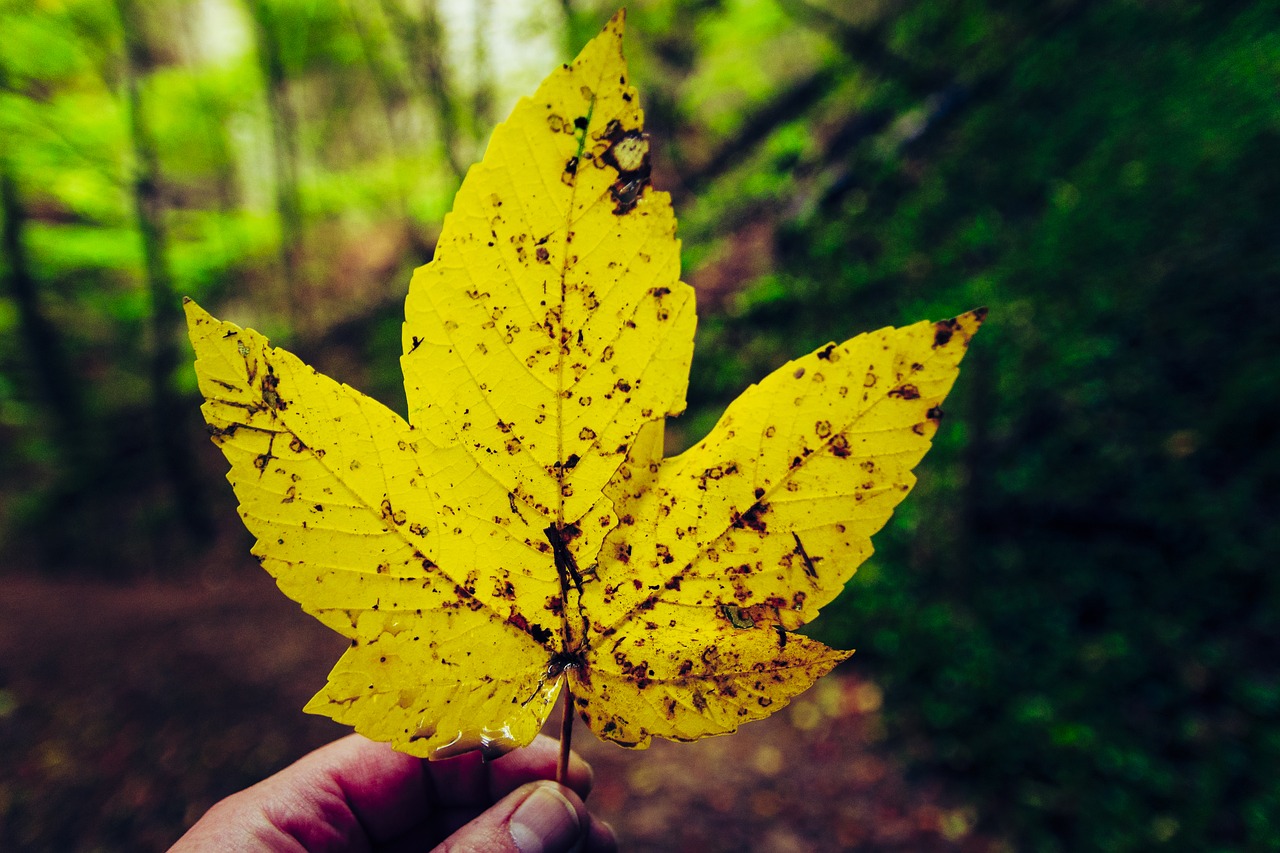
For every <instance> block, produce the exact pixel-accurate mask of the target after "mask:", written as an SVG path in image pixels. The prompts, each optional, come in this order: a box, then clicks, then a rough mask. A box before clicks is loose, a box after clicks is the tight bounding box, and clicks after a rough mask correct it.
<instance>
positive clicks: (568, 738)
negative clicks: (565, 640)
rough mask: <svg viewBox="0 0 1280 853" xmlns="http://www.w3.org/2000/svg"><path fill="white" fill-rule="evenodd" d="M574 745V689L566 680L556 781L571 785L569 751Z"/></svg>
mask: <svg viewBox="0 0 1280 853" xmlns="http://www.w3.org/2000/svg"><path fill="white" fill-rule="evenodd" d="M572 745H573V688H572V687H570V686H569V679H567V678H566V679H565V680H564V716H562V717H561V718H560V761H559V763H558V764H556V781H557V782H559V783H560V784H561V785H567V784H569V782H568V779H569V750H570V747H571V746H572Z"/></svg>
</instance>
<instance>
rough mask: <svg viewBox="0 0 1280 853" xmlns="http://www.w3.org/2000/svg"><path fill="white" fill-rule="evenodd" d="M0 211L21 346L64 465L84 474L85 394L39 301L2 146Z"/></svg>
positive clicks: (20, 212)
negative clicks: (55, 435)
mask: <svg viewBox="0 0 1280 853" xmlns="http://www.w3.org/2000/svg"><path fill="white" fill-rule="evenodd" d="M0 216H3V218H4V222H3V232H2V233H0V246H2V247H3V250H4V255H5V257H6V258H8V261H9V264H8V266H9V290H10V292H11V293H12V294H13V301H14V304H15V306H16V307H17V309H18V327H19V333H20V334H21V335H22V343H23V349H24V350H25V352H26V356H27V361H28V363H29V364H30V366H31V372H32V374H33V375H34V376H35V377H36V379H37V382H36V384H37V385H38V386H39V392H40V394H41V396H43V397H44V401H45V403H46V405H48V407H49V411H50V413H51V414H52V416H53V422H54V428H55V429H56V430H57V433H58V435H57V446H58V449H59V452H60V454H61V457H62V463H63V467H64V468H65V469H66V471H67V472H68V473H69V474H70V475H71V476H72V478H74V477H75V476H76V475H77V474H81V473H83V468H84V463H85V462H86V455H87V454H86V451H87V445H86V444H85V441H84V434H85V414H84V400H83V395H82V394H81V391H80V385H79V381H78V380H77V378H76V376H75V374H74V373H72V371H71V367H70V365H69V363H68V360H67V356H66V352H65V350H64V349H63V346H62V341H61V338H60V337H59V335H58V330H57V328H56V327H55V326H54V325H53V324H52V323H51V322H49V319H48V318H47V317H46V316H45V314H44V311H43V309H42V308H41V305H40V293H39V287H38V284H37V282H36V280H35V276H34V275H33V274H32V272H31V265H30V262H29V259H28V258H27V250H26V241H25V240H24V236H23V232H24V230H25V229H26V223H27V216H26V211H25V210H24V209H23V207H22V200H21V198H20V197H19V195H18V183H17V180H16V179H15V178H14V175H13V170H12V166H11V164H10V163H9V159H8V156H7V153H6V152H3V151H0Z"/></svg>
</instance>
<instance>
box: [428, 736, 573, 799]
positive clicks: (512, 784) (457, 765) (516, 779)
mask: <svg viewBox="0 0 1280 853" xmlns="http://www.w3.org/2000/svg"><path fill="white" fill-rule="evenodd" d="M559 754H560V744H559V743H558V742H557V741H554V740H552V739H551V738H549V737H547V736H546V735H538V736H537V737H536V738H535V739H534V741H533V743H531V744H529V745H528V746H526V747H524V748H523V749H518V750H516V751H515V752H510V753H507V754H506V755H504V756H502V757H501V758H498V759H495V760H493V761H488V762H486V761H484V760H482V759H481V757H480V754H479V753H478V752H471V753H467V754H466V755H461V756H458V757H457V758H450V759H446V760H444V761H432V762H430V763H428V764H427V774H428V776H429V777H430V779H431V782H432V787H433V789H434V792H435V796H436V801H437V802H439V803H440V804H441V805H442V806H445V807H450V808H455V807H465V806H477V807H480V808H484V807H485V806H488V805H489V804H490V803H492V802H495V801H496V800H500V799H502V798H503V797H505V796H506V795H507V794H509V793H511V792H512V791H514V790H515V789H516V788H519V787H520V786H521V785H525V784H527V783H529V782H534V781H537V780H539V779H554V778H555V775H556V762H557V760H558V759H559ZM591 782H592V774H591V767H590V765H588V764H587V763H586V762H585V761H583V760H582V758H581V757H579V756H578V755H577V753H573V754H572V755H571V756H570V759H569V778H568V779H566V780H565V784H566V785H567V786H568V787H569V788H570V789H571V790H573V791H574V792H575V793H577V795H578V796H579V797H582V798H584V799H585V798H586V796H587V795H588V794H589V793H590V792H591Z"/></svg>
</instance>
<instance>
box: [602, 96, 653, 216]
mask: <svg viewBox="0 0 1280 853" xmlns="http://www.w3.org/2000/svg"><path fill="white" fill-rule="evenodd" d="M600 138H601V139H602V140H605V141H608V142H609V147H608V148H607V149H606V150H605V151H604V153H603V154H602V155H601V159H602V160H603V161H604V162H605V163H607V164H608V165H610V166H612V167H613V168H615V169H617V170H618V177H617V180H615V181H614V182H613V184H612V185H611V186H610V187H609V192H610V194H611V195H612V196H613V201H614V208H613V212H614V213H615V214H616V215H618V216H623V215H625V214H628V213H630V212H631V211H632V210H634V209H635V206H636V204H637V203H638V202H639V201H640V198H641V197H642V196H643V194H644V191H645V189H646V188H647V187H649V185H650V180H649V178H650V175H649V171H650V166H649V137H648V136H647V135H646V134H644V133H643V132H641V131H639V130H623V129H622V124H621V123H620V122H619V121H618V120H617V119H612V120H611V121H610V122H609V124H608V125H607V126H606V127H605V131H604V133H603V134H602V135H601V137H600Z"/></svg>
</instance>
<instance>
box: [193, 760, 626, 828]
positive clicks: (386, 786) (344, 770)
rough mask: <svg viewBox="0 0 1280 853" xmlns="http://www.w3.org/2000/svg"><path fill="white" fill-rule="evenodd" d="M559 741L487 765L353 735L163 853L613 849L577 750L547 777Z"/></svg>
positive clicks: (214, 812)
mask: <svg viewBox="0 0 1280 853" xmlns="http://www.w3.org/2000/svg"><path fill="white" fill-rule="evenodd" d="M558 749H559V747H558V745H557V744H556V742H555V741H553V740H551V739H550V738H547V737H544V736H542V735H539V736H538V738H537V739H536V740H535V741H534V742H533V743H532V744H530V745H529V746H527V747H525V748H524V749H520V750H517V751H515V752H512V753H509V754H507V755H504V756H503V757H502V758H499V759H496V760H494V761H489V762H484V761H482V760H481V758H480V755H479V753H475V752H473V753H469V754H467V755H462V756H459V757H457V758H451V759H448V760H445V761H425V760H423V759H420V758H414V757H412V756H409V755H405V754H403V753H399V752H396V751H395V750H393V749H391V747H389V746H388V745H386V744H383V743H375V742H374V741H371V740H368V739H367V738H364V737H361V736H360V735H350V736H348V737H345V738H342V739H341V740H338V741H335V742H333V743H331V744H329V745H328V746H324V747H321V748H320V749H318V750H316V751H315V752H312V753H311V754H310V755H307V756H304V757H303V758H301V759H299V760H298V761H297V762H296V763H294V764H292V765H290V766H288V767H286V768H285V769H284V770H281V771H280V772H279V773H277V774H275V775H274V776H271V777H269V778H267V779H264V780H263V781H261V782H259V783H258V784H256V785H254V786H253V787H251V788H246V789H245V790H243V791H240V792H239V793H237V794H233V795H231V796H230V797H227V798H226V799H225V800H223V801H221V802H220V803H217V804H216V805H214V807H213V808H211V809H209V811H208V812H207V813H206V814H205V815H204V817H202V818H201V819H200V820H199V821H197V822H196V824H195V825H194V826H192V827H191V829H190V830H189V831H188V832H187V834H186V835H184V836H182V838H180V839H179V840H178V843H177V844H175V845H174V846H173V847H172V848H171V851H170V853H196V851H202V853H203V851H214V850H218V851H222V850H228V851H230V850H267V851H281V853H283V851H289V853H295V852H296V853H302V851H308V853H319V851H334V853H337V851H344V853H345V851H409V850H415V851H424V850H430V849H435V850H438V851H440V850H443V851H450V853H461V852H462V851H482V850H483V851H497V853H558V851H579V850H580V851H584V853H612V851H616V850H617V842H616V841H615V840H614V837H613V831H612V830H611V829H610V828H609V826H608V824H605V823H603V822H601V821H598V820H596V819H594V818H593V817H592V816H591V814H590V813H589V812H588V811H587V808H586V806H585V805H584V804H583V800H584V799H586V796H587V794H588V793H589V792H590V790H591V768H590V767H589V766H588V765H587V763H586V762H585V761H583V760H582V759H581V758H579V757H578V756H577V755H576V754H575V755H573V757H572V760H571V762H570V764H569V778H568V779H567V780H566V781H567V782H568V784H567V786H565V785H558V784H556V783H555V782H552V781H548V780H550V779H551V778H553V777H554V776H555V768H556V757H557V753H558Z"/></svg>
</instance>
